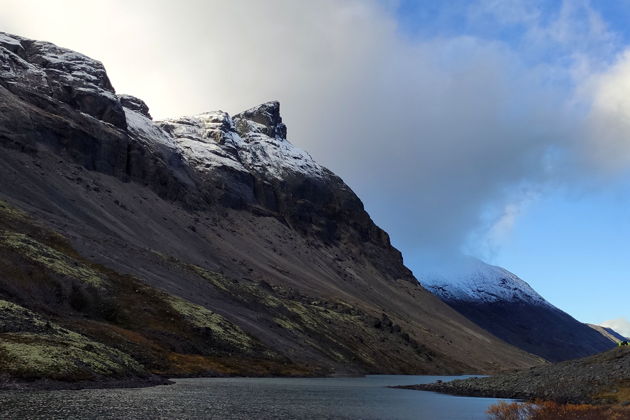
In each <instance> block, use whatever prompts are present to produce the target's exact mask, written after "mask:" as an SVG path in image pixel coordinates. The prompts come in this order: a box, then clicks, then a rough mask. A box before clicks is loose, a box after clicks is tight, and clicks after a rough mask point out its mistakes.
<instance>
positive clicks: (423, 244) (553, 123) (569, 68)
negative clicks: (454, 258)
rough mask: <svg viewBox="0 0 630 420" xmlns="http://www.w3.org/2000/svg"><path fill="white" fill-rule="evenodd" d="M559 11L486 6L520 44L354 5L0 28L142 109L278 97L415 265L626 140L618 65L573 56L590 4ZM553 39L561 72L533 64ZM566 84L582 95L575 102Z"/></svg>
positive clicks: (168, 8)
mask: <svg viewBox="0 0 630 420" xmlns="http://www.w3.org/2000/svg"><path fill="white" fill-rule="evenodd" d="M570 3H572V2H564V3H563V6H562V7H563V8H562V9H561V10H560V11H559V12H557V13H556V14H555V15H554V16H557V18H556V19H552V20H551V21H546V20H544V19H543V15H544V13H543V12H544V10H539V8H538V7H533V8H530V9H529V10H530V13H524V14H522V13H519V14H513V13H512V12H511V10H514V9H513V8H512V9H510V8H505V7H503V6H501V5H502V4H503V3H502V2H485V6H484V7H485V9H484V10H485V11H483V13H485V14H486V15H487V14H488V13H489V12H488V11H492V13H494V15H493V16H495V17H494V18H493V19H496V20H497V21H499V22H500V24H501V25H515V24H518V25H524V27H525V29H524V30H523V33H521V35H520V37H521V41H522V42H520V43H517V44H519V45H520V46H519V47H518V48H517V49H515V48H514V45H512V44H510V43H508V42H506V41H501V40H493V39H492V38H488V37H482V36H475V35H474V34H472V35H471V34H461V35H457V36H455V35H454V36H449V37H433V38H428V37H424V38H414V37H410V36H405V35H403V34H401V28H400V27H398V23H397V20H396V18H395V16H394V15H393V14H392V8H391V7H390V6H389V5H384V3H381V2H377V1H358V0H356V1H353V0H349V1H344V2H339V1H332V0H321V1H318V2H295V1H290V0H270V1H266V2H258V1H244V0H233V1H229V2H226V1H218V0H217V1H201V0H190V1H187V2H172V1H170V0H169V1H167V0H157V1H148V0H138V1H134V2H129V1H123V0H112V1H108V2H100V3H98V4H97V3H94V2H84V1H75V0H65V1H59V2H36V1H32V0H4V1H3V13H2V15H1V16H0V25H2V27H3V28H4V30H7V31H10V32H15V33H19V34H22V35H25V36H29V37H34V38H38V39H46V40H50V41H53V42H56V43H58V44H60V45H63V46H67V47H70V48H73V49H76V50H79V51H81V52H84V53H86V54H88V55H91V56H94V57H95V58H98V59H100V60H102V61H103V62H104V63H105V65H106V67H107V68H108V71H109V74H110V78H111V79H112V82H113V84H114V85H115V86H116V87H117V89H118V91H120V92H125V93H131V94H134V95H137V96H139V97H141V98H143V99H145V100H146V101H147V103H148V104H149V106H150V107H151V108H152V114H153V115H155V116H157V117H168V116H177V115H182V114H191V113H198V112H202V111H206V110H212V109H224V110H226V111H228V112H231V113H234V112H238V111H241V110H242V109H245V108H247V107H250V106H252V105H255V104H257V103H261V102H263V101H267V100H270V99H278V100H280V101H281V103H282V112H283V116H284V119H285V121H286V123H287V125H288V127H289V138H290V139H291V140H292V141H293V142H294V143H295V144H297V145H298V146H301V147H303V148H304V149H306V150H308V151H310V152H311V153H312V154H313V156H314V157H315V158H316V159H318V160H319V161H320V162H321V163H323V164H325V165H326V166H328V167H330V168H331V169H332V170H334V171H335V172H337V173H338V174H340V175H341V176H342V177H343V178H344V179H345V180H346V181H347V182H348V183H349V184H350V186H351V187H353V188H354V189H355V191H356V192H357V193H358V194H359V196H360V197H361V198H362V199H363V200H364V201H365V203H366V206H367V209H368V211H369V212H370V213H371V214H372V215H373V217H374V218H375V220H376V222H377V223H378V224H380V225H381V226H383V227H384V228H385V229H386V230H388V231H389V232H390V234H391V236H392V238H393V240H394V242H395V244H396V245H398V246H399V247H401V248H402V250H403V251H404V253H405V256H406V257H407V260H409V259H412V260H413V259H414V258H418V256H420V255H428V254H429V253H436V252H454V251H458V250H459V249H460V248H461V246H462V244H464V243H466V241H468V240H469V237H470V234H471V232H472V231H475V230H476V229H477V230H478V229H479V227H480V226H484V223H485V224H487V225H488V226H494V227H491V228H490V236H492V235H496V238H499V237H505V235H507V234H508V232H509V227H510V226H511V225H512V224H513V223H515V220H516V216H517V215H518V208H519V203H521V202H522V201H523V197H522V196H520V195H519V194H520V193H519V190H518V188H516V189H515V186H519V185H523V184H529V185H541V184H545V183H547V182H550V180H554V179H555V177H557V176H558V173H560V172H561V170H560V169H559V168H560V166H561V165H563V164H566V162H565V163H563V162H564V161H570V160H574V161H576V162H577V161H578V160H579V159H577V158H574V157H573V155H575V154H578V153H582V156H587V155H588V154H589V153H590V152H589V151H588V147H590V146H588V145H589V141H591V140H593V141H594V143H593V146H592V147H594V148H595V149H596V150H600V149H599V147H600V143H598V142H597V141H596V139H597V138H599V137H600V135H601V133H602V131H606V130H609V131H610V132H608V131H606V133H605V136H603V137H604V138H606V139H609V140H606V141H607V142H608V143H609V144H610V148H609V149H610V150H611V156H612V157H611V156H608V154H605V155H602V156H601V160H602V161H607V159H609V158H610V159H612V158H614V157H615V155H617V152H615V150H613V149H614V147H617V146H619V147H622V146H623V145H622V144H621V143H623V142H622V138H623V135H624V133H626V130H628V127H626V126H625V125H624V123H621V122H619V121H617V119H618V118H619V115H617V114H615V113H614V112H611V111H610V110H609V109H607V108H606V107H605V106H604V105H599V104H600V102H601V103H602V104H604V103H608V104H610V103H614V102H615V101H617V103H621V102H623V97H622V95H619V96H618V97H615V96H614V95H613V94H612V91H611V93H610V94H609V93H606V92H608V90H607V88H606V86H613V85H614V84H615V83H617V80H618V79H619V80H622V79H623V80H625V79H624V78H625V77H626V76H625V75H626V74H628V73H630V71H628V69H627V68H626V66H624V65H623V62H624V59H623V58H622V59H620V61H619V64H618V70H615V69H616V68H617V67H613V69H611V70H610V73H605V72H603V71H602V73H601V74H600V76H599V78H593V77H592V65H591V63H590V62H589V61H588V60H584V59H583V58H580V59H578V58H577V57H578V56H579V57H584V56H587V55H588V54H587V51H591V50H595V49H597V48H598V47H597V46H598V45H604V44H605V45H608V44H610V43H611V42H612V41H611V39H612V38H611V37H610V36H609V33H608V32H607V30H606V28H605V25H603V22H602V21H601V20H599V19H598V16H597V15H596V13H595V12H593V11H592V9H590V8H589V7H586V6H588V3H584V5H585V7H586V8H585V7H582V8H579V7H577V6H569V4H570ZM479 4H482V3H479ZM482 5H483V4H482ZM514 5H515V6H516V5H520V6H519V7H521V9H523V8H524V7H525V6H524V3H522V2H515V3H514ZM491 6H494V8H493V7H491ZM479 10H481V9H479ZM479 13H481V12H479ZM479 13H477V15H478V16H481V15H480V14H479ZM483 13H482V14H483ZM523 16H524V18H523ZM576 22H577V24H576ZM582 24H583V25H586V26H584V27H580V25H582ZM578 27H580V30H579V31H577V32H578V33H579V34H581V35H580V36H582V35H583V36H585V37H587V38H588V37H590V38H592V39H593V40H594V41H593V42H591V43H590V44H588V45H589V48H588V50H585V49H584V48H582V47H580V46H581V45H584V38H575V37H573V34H575V33H576V28H578ZM547 37H552V39H553V44H554V46H553V48H554V50H550V49H546V50H545V48H546V47H545V46H544V39H546V38H547ZM590 38H589V39H590ZM534 41H535V42H534ZM529 43H531V44H535V46H531V45H528V44H529ZM560 44H562V46H563V47H562V56H563V57H570V58H571V60H570V61H569V62H568V64H567V62H565V61H563V60H561V62H560V63H558V62H556V61H554V62H553V63H551V64H550V63H548V62H547V61H545V60H544V58H545V57H548V56H550V55H552V54H551V52H552V51H558V49H557V48H559V47H558V45H560ZM519 48H520V49H519ZM532 49H535V52H536V54H532ZM523 51H526V52H528V54H529V55H527V54H525V55H524V54H522V52H523ZM572 51H576V52H579V54H577V53H576V54H572ZM532 57H534V58H532ZM541 57H542V58H541ZM536 60H538V61H536ZM585 62H587V64H584V63H585ZM616 71H617V72H618V73H619V76H616V74H617V73H615V72H616ZM578 79H579V81H582V80H586V79H588V80H589V83H590V84H589V86H592V88H591V89H590V90H589V89H583V90H582V91H581V93H580V95H578V96H579V98H578V99H576V96H575V92H574V91H573V88H574V85H575V84H576V80H578ZM558 80H562V81H563V83H558ZM589 95H591V96H589ZM610 96H612V97H614V98H613V99H610V98H609V97H610ZM626 97H628V96H626ZM590 98H595V100H594V105H592V107H591V99H590ZM591 108H592V109H591ZM613 108H614V109H615V110H616V109H617V108H616V107H613ZM584 109H586V110H588V111H584ZM624 112H625V111H624ZM587 115H590V117H588V118H587ZM624 115H625V114H624ZM607 118H610V119H613V120H614V121H615V122H617V123H619V124H618V125H614V126H615V127H616V128H615V129H612V128H610V127H612V126H613V124H611V123H610V122H609V121H608V120H607ZM584 127H587V128H588V130H586V131H587V132H590V133H592V134H591V135H589V136H585V135H583V134H582V131H584ZM613 146H614V147H613ZM623 147H625V146H623ZM578 151H579V152H578ZM550 156H551V157H552V158H550ZM554 156H569V158H566V157H563V159H558V158H553V157H554ZM576 165H577V163H576ZM618 165H621V166H623V165H626V162H625V161H623V162H622V161H620V162H618ZM568 172H569V171H565V174H566V173H568ZM564 176H566V175H564ZM489 206H491V207H492V208H494V209H499V211H495V213H494V214H496V215H497V217H498V218H497V219H496V220H494V223H488V220H486V219H487V217H486V216H487V214H488V207H489ZM501 209H504V211H503V212H501V211H500V210H501ZM491 213H492V212H491ZM499 232H501V233H500V235H499V234H498V233H499ZM480 236H483V235H480Z"/></svg>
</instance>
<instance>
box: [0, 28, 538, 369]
mask: <svg viewBox="0 0 630 420" xmlns="http://www.w3.org/2000/svg"><path fill="white" fill-rule="evenodd" d="M165 53H168V51H165ZM136 65H137V64H136ZM252 71H256V70H255V69H252ZM322 126H325V122H322ZM325 135H332V134H331V133H325ZM0 151H1V153H0V180H2V182H0V199H1V200H3V201H1V202H0V358H1V359H2V362H3V363H0V376H1V377H5V376H3V375H2V374H8V375H10V376H13V377H18V378H27V379H36V378H55V379H60V380H81V379H97V378H104V377H105V378H110V377H123V378H124V377H127V376H142V375H150V374H160V375H330V374H335V373H367V372H370V373H463V372H479V373H482V372H493V371H497V370H501V369H506V368H516V367H524V366H531V365H533V364H537V363H541V360H540V359H539V358H538V357H535V356H533V355H531V354H528V353H526V352H524V351H522V350H519V349H517V348H515V347H513V346H511V345H508V344H506V343H504V342H502V341H501V340H499V339H497V338H496V337H494V336H492V335H491V334H488V333H487V332H486V331H484V330H483V329H482V328H480V327H478V326H477V325H475V324H474V323H473V322H471V321H469V320H468V319H466V318H465V317H463V316H462V315H461V314H459V313H458V312H456V311H454V310H453V309H452V308H450V307H449V306H448V305H446V304H444V303H443V302H442V301H440V300H439V299H437V298H436V297H435V296H433V295H432V294H431V293H429V292H427V291H426V290H425V289H423V288H422V287H421V286H420V285H419V283H418V282H417V281H416V279H415V278H414V276H413V274H412V273H411V271H410V270H408V269H407V268H406V267H405V266H404V265H403V261H402V256H401V254H400V252H399V251H398V250H396V249H395V248H393V247H392V245H391V244H390V240H389V236H388V235H387V233H386V232H384V231H383V230H381V229H380V228H379V227H378V226H376V225H375V224H374V223H373V222H372V220H371V218H370V216H369V215H368V214H367V212H366V211H365V210H364V207H363V204H362V203H361V201H360V199H359V198H358V197H357V196H356V195H355V194H354V192H353V191H352V190H351V189H350V188H349V187H348V186H347V185H346V184H345V183H344V182H343V181H342V180H341V179H340V178H339V177H337V176H336V175H335V174H333V173H332V172H331V171H329V170H328V169H326V168H324V167H323V166H321V165H320V164H318V163H317V162H315V161H314V160H313V159H312V158H311V156H310V155H309V154H308V153H307V152H305V151H303V150H300V149H299V148H298V147H296V146H294V145H293V144H292V143H291V142H290V141H289V140H288V139H287V127H286V126H285V124H284V122H283V120H282V118H281V116H280V104H279V103H278V102H268V103H265V104H262V105H259V106H257V107H254V108H252V109H249V110H247V111H244V112H242V113H239V114H237V115H233V116H230V115H228V114H226V113H225V112H220V111H218V112H207V113H202V114H199V115H195V116H188V117H181V118H173V119H168V120H164V121H153V120H152V118H151V115H150V113H149V108H148V106H147V105H146V104H145V103H144V102H143V101H142V100H140V99H138V98H135V97H133V96H129V95H119V94H117V93H116V92H115V90H114V88H113V86H112V84H111V82H110V80H109V78H108V76H107V73H106V71H105V68H104V67H103V65H102V64H101V63H100V62H98V61H95V60H93V59H90V58H89V57H86V56H84V55H82V54H79V53H76V52H73V51H70V50H67V49H64V48H60V47H58V46H55V45H53V44H50V43H47V42H41V41H34V40H29V39H26V38H22V37H18V36H14V35H9V34H4V33H0ZM462 349H466V351H462ZM7 360H9V362H7Z"/></svg>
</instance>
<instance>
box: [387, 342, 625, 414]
mask: <svg viewBox="0 0 630 420" xmlns="http://www.w3.org/2000/svg"><path fill="white" fill-rule="evenodd" d="M395 388H403V389H415V390H420V391H434V392H441V393H445V394H451V395H461V396H474V397H487V398H512V399H520V400H535V399H542V400H549V401H555V402H559V403H581V404H601V403H620V404H622V405H626V404H630V397H629V392H628V391H629V389H630V349H628V348H617V349H614V350H610V351H608V352H605V353H601V354H598V355H595V356H591V357H587V358H583V359H577V360H571V361H567V362H562V363H557V364H553V365H545V366H536V367H532V368H530V369H526V370H518V371H511V372H506V373H503V374H499V375H495V376H489V377H480V378H469V379H458V380H454V381H451V382H436V383H432V384H420V385H409V386H399V387H395Z"/></svg>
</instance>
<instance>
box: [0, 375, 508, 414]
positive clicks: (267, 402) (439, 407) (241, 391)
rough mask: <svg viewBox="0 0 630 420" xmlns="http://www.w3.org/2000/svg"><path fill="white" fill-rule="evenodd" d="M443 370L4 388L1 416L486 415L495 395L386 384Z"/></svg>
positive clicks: (429, 378)
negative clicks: (144, 384)
mask: <svg viewBox="0 0 630 420" xmlns="http://www.w3.org/2000/svg"><path fill="white" fill-rule="evenodd" d="M437 379H442V380H449V379H452V377H444V376H401V375H373V376H367V377H364V378H317V379H313V378H305V379H302V378H194V379H177V380H176V382H177V383H176V384H175V385H170V386H157V387H152V388H139V389H103V390H99V389H92V390H82V391H33V392H24V391H11V392H0V418H2V419H23V418H24V419H27V418H32V419H68V418H70V419H90V418H99V419H189V418H207V419H256V420H259V419H293V418H298V419H312V418H315V419H420V420H421V419H427V420H440V419H448V420H453V419H465V420H476V419H486V418H487V417H486V415H485V410H486V409H487V408H488V406H489V405H491V404H494V403H495V402H496V401H497V400H496V399H488V398H465V397H453V396H448V395H441V394H435V393H430V392H421V391H410V390H402V389H390V388H386V386H388V385H410V384H417V383H429V382H434V381H436V380H437Z"/></svg>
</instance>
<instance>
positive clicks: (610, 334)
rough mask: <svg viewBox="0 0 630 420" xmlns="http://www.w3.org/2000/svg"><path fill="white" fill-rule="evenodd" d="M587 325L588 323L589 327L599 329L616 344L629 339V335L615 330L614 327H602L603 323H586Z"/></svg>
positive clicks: (598, 330)
mask: <svg viewBox="0 0 630 420" xmlns="http://www.w3.org/2000/svg"><path fill="white" fill-rule="evenodd" d="M586 325H588V326H589V327H591V328H592V329H594V330H595V331H597V332H598V333H600V334H601V335H603V336H604V337H606V338H607V339H609V340H610V341H612V342H613V343H615V344H617V343H619V342H620V341H626V340H628V338H627V337H624V336H623V335H621V334H619V333H618V332H617V331H615V330H613V329H612V328H606V327H602V326H601V325H595V324H586Z"/></svg>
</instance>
